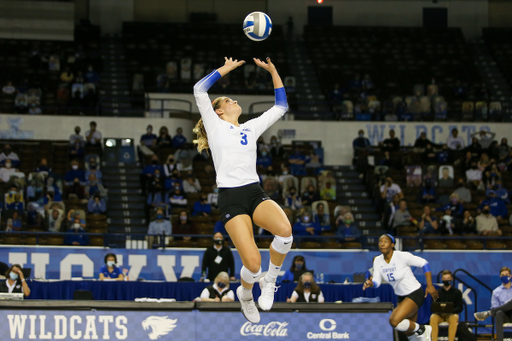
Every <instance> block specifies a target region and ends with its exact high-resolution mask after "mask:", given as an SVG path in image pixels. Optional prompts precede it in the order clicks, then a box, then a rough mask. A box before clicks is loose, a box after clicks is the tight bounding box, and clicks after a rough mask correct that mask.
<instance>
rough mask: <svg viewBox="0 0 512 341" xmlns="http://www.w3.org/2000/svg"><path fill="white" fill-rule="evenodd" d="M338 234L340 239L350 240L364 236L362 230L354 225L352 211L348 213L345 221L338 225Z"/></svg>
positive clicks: (356, 239) (357, 239)
mask: <svg viewBox="0 0 512 341" xmlns="http://www.w3.org/2000/svg"><path fill="white" fill-rule="evenodd" d="M336 235H337V236H339V237H341V238H340V241H345V242H350V241H359V239H360V238H361V236H362V233H361V231H360V230H359V229H358V228H357V227H356V226H355V225H354V216H353V215H352V213H346V214H345V217H344V220H343V223H342V224H341V225H340V226H338V229H337V230H336Z"/></svg>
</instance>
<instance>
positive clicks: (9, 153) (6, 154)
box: [0, 144, 20, 168]
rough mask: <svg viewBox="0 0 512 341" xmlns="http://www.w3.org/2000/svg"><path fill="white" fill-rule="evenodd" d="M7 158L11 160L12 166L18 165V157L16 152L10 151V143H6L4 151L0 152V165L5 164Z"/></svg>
mask: <svg viewBox="0 0 512 341" xmlns="http://www.w3.org/2000/svg"><path fill="white" fill-rule="evenodd" d="M7 160H11V165H12V167H13V168H15V167H18V165H19V164H20V158H19V157H18V154H16V153H15V152H13V151H12V148H11V145H10V144H6V145H5V148H4V152H3V153H2V154H0V165H1V166H3V165H5V162H6V161H7Z"/></svg>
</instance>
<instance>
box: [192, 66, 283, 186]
mask: <svg viewBox="0 0 512 341" xmlns="http://www.w3.org/2000/svg"><path fill="white" fill-rule="evenodd" d="M218 78H220V74H219V73H218V72H217V71H214V72H212V73H211V74H209V75H208V76H206V77H205V78H203V79H202V80H200V81H199V82H198V83H197V84H196V85H195V86H194V97H195V98H196V103H197V106H198V108H199V112H200V113H201V117H202V119H203V123H204V127H205V129H206V134H207V135H208V145H209V146H210V150H211V152H212V158H213V164H214V166H215V171H216V172H217V187H219V188H233V187H240V186H244V185H248V184H251V183H255V182H259V181H260V180H259V177H258V174H257V173H256V152H257V145H256V141H257V140H258V137H260V135H261V134H263V132H264V131H265V130H267V129H268V127H270V126H271V125H272V124H274V123H275V122H276V121H277V120H278V119H279V118H281V117H282V116H283V115H284V114H285V113H286V110H287V109H288V106H287V105H286V102H285V104H284V105H279V104H276V105H274V106H273V107H272V108H271V109H269V110H268V111H266V112H265V113H263V114H262V115H261V116H259V117H257V118H254V119H252V120H250V121H248V122H246V123H244V124H241V125H240V126H239V127H237V126H236V125H234V124H231V123H229V122H226V121H224V120H223V119H221V118H220V117H219V116H218V115H217V114H216V113H215V111H214V110H213V106H212V101H211V100H210V98H209V96H208V93H207V92H206V91H207V90H208V89H209V88H210V86H211V85H212V84H213V83H214V82H215V81H216V80H217V79H218Z"/></svg>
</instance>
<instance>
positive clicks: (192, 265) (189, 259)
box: [180, 256, 199, 278]
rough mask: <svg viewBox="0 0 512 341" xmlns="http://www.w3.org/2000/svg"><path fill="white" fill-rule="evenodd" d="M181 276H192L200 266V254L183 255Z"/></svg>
mask: <svg viewBox="0 0 512 341" xmlns="http://www.w3.org/2000/svg"><path fill="white" fill-rule="evenodd" d="M181 266H182V267H183V270H182V271H181V275H180V278H181V277H192V276H193V275H194V270H195V269H196V267H198V266H199V256H181Z"/></svg>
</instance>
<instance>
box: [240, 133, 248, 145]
mask: <svg viewBox="0 0 512 341" xmlns="http://www.w3.org/2000/svg"><path fill="white" fill-rule="evenodd" d="M240 135H242V140H241V141H240V143H241V144H242V145H244V146H246V145H247V134H244V133H240Z"/></svg>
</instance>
